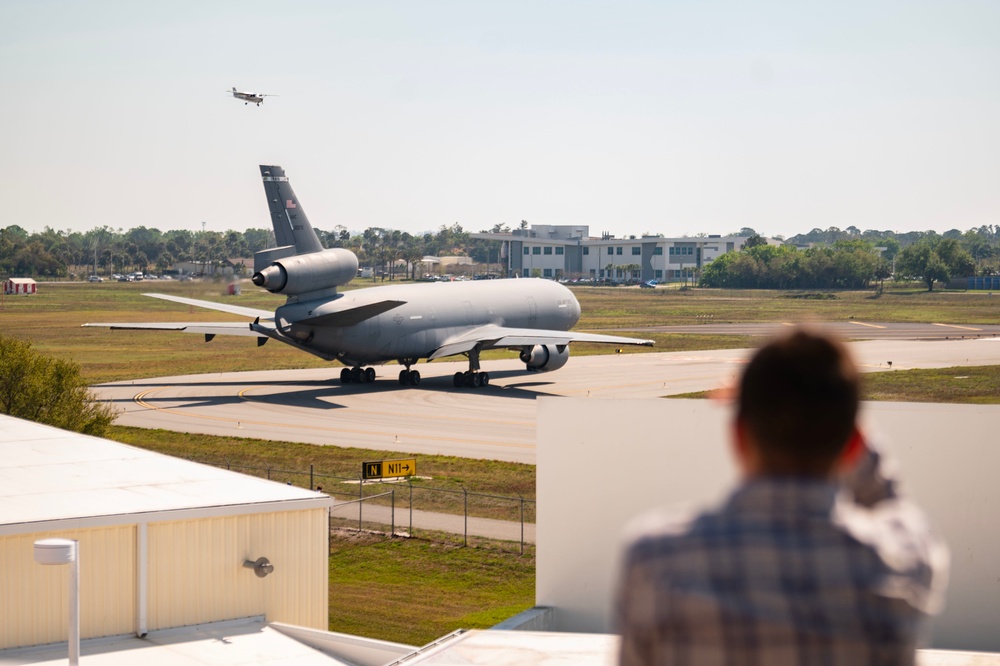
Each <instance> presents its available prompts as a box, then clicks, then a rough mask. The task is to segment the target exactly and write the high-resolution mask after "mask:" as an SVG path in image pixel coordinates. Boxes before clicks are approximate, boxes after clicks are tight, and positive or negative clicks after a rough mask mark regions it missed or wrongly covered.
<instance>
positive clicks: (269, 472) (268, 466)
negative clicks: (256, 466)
mask: <svg viewBox="0 0 1000 666" xmlns="http://www.w3.org/2000/svg"><path fill="white" fill-rule="evenodd" d="M264 469H266V470H267V480H268V481H270V480H271V466H270V465H264Z"/></svg>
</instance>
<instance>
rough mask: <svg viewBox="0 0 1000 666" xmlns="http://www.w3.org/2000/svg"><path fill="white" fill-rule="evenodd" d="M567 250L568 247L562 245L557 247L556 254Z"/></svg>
mask: <svg viewBox="0 0 1000 666" xmlns="http://www.w3.org/2000/svg"><path fill="white" fill-rule="evenodd" d="M565 251H566V249H565V248H564V247H563V246H562V245H560V246H559V247H557V248H556V254H563V253H564V252H565Z"/></svg>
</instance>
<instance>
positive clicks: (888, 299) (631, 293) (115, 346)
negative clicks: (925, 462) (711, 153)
mask: <svg viewBox="0 0 1000 666" xmlns="http://www.w3.org/2000/svg"><path fill="white" fill-rule="evenodd" d="M150 291H155V292H162V293H168V294H173V295H177V296H185V297H187V298H196V299H201V300H217V301H224V302H227V303H237V304H239V305H242V306H246V307H258V308H261V309H266V310H273V309H274V308H275V307H277V306H278V305H280V304H281V303H282V302H283V300H284V299H283V298H281V297H278V296H274V295H273V294H269V293H267V292H265V291H263V290H260V289H256V288H253V287H250V286H247V288H246V289H245V291H244V294H243V295H241V296H224V295H223V294H224V291H225V284H224V283H222V282H212V281H205V282H198V281H192V282H172V281H164V282H149V283H146V282H128V283H119V282H113V283H99V284H90V283H58V282H55V283H54V282H45V283H42V284H41V285H40V286H39V293H38V294H36V295H34V296H29V297H17V298H14V297H8V298H6V299H5V300H4V302H3V305H2V308H0V322H2V327H0V330H3V332H4V333H6V334H12V335H17V336H19V337H23V338H26V339H29V340H31V341H32V342H33V343H34V345H35V347H36V348H37V349H38V350H39V351H42V352H44V353H47V354H52V355H55V356H59V357H61V358H68V359H71V360H73V361H75V362H76V363H79V364H80V365H81V367H82V369H83V373H84V376H85V377H86V378H87V379H88V381H90V382H91V383H95V384H96V383H100V382H106V381H114V380H121V379H136V378H142V377H157V376H164V375H179V374H197V373H204V372H224V371H240V370H258V369H264V368H266V369H285V368H320V367H328V368H330V374H331V377H333V376H336V375H337V374H338V373H339V367H340V366H339V365H337V364H330V363H327V362H325V361H323V360H321V359H318V358H316V357H313V356H310V355H309V354H304V353H302V352H299V351H297V350H295V349H292V348H290V347H288V346H286V345H281V344H278V343H275V342H274V341H271V342H269V343H268V344H266V345H264V346H263V347H257V346H256V341H255V340H254V339H252V338H236V337H233V338H225V337H219V338H216V339H215V340H214V341H213V342H211V343H205V342H204V341H203V339H202V338H201V337H199V336H196V335H190V334H184V333H173V332H157V331H109V330H107V329H102V328H81V327H80V326H81V325H82V324H84V323H86V322H102V321H104V322H106V321H246V319H245V318H240V317H238V316H235V315H228V314H225V313H221V312H214V311H209V310H203V309H200V308H194V307H187V306H183V305H178V304H176V303H170V302H167V301H161V300H157V299H152V298H147V297H144V296H142V294H143V293H145V292H150ZM573 291H574V293H575V294H576V296H577V298H578V299H579V300H580V304H581V307H582V309H583V317H582V319H581V320H580V323H579V324H578V325H577V327H576V328H577V329H578V330H595V331H596V330H608V329H620V328H641V327H646V326H663V325H673V324H676V325H679V324H698V323H708V322H711V323H729V322H732V323H739V322H758V321H796V322H800V321H810V320H814V321H845V320H849V319H851V318H852V317H853V318H854V319H855V320H860V321H900V322H910V321H933V322H939V323H945V324H997V323H1000V298H996V297H992V296H990V295H989V294H988V293H974V292H968V293H966V292H933V293H927V292H925V291H918V290H913V289H899V290H893V289H889V290H887V291H886V292H885V293H884V294H883V295H882V296H880V297H878V298H875V297H874V295H873V294H872V293H871V292H836V293H834V294H831V295H830V296H831V297H830V298H824V299H821V300H818V299H813V298H802V297H801V296H803V295H804V294H800V293H784V292H764V291H720V290H701V289H693V290H688V291H680V290H677V289H638V288H634V287H633V288H624V287H574V288H573ZM634 335H638V336H640V337H649V338H652V339H654V340H655V341H656V346H655V347H636V348H631V347H626V348H625V352H626V353H648V352H656V351H683V350H696V349H722V348H734V347H746V346H752V345H753V344H755V343H756V342H757V341H756V340H754V339H753V338H749V337H745V336H726V335H713V336H708V335H705V336H702V335H665V334H657V333H654V334H648V335H643V334H634ZM607 352H608V347H607V346H604V345H574V347H573V354H575V355H584V354H594V353H607ZM512 356H513V354H512V353H511V352H506V351H495V352H487V353H486V354H484V355H483V358H484V359H487V360H488V359H489V358H496V357H506V358H510V357H512Z"/></svg>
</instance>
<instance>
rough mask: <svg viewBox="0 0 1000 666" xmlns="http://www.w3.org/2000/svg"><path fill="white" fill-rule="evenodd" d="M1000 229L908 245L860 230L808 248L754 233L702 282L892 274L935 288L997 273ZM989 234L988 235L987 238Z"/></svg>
mask: <svg viewBox="0 0 1000 666" xmlns="http://www.w3.org/2000/svg"><path fill="white" fill-rule="evenodd" d="M998 232H1000V227H989V228H984V230H983V233H982V235H981V234H980V233H979V232H978V231H976V232H974V233H967V234H959V238H956V237H954V236H952V237H946V236H945V235H939V234H936V233H934V232H926V233H923V234H920V235H919V236H917V237H916V238H907V239H905V240H907V241H910V242H909V243H908V244H907V245H906V246H905V247H904V246H902V244H901V243H900V241H899V240H898V238H896V237H894V236H882V237H879V238H867V239H866V238H864V237H863V236H862V235H861V234H854V235H853V236H854V237H850V236H847V237H843V236H841V237H840V238H837V239H836V240H833V241H832V242H829V243H827V242H826V240H820V241H813V242H816V243H818V244H816V245H812V246H811V247H807V248H804V249H800V248H799V247H797V246H796V245H793V244H785V245H777V246H776V245H770V244H768V243H767V242H766V241H765V240H764V239H763V238H761V237H760V236H757V235H754V236H751V237H750V238H749V239H748V241H747V242H746V244H745V245H744V246H743V247H742V248H741V249H740V251H739V252H730V253H728V254H725V255H722V256H721V257H718V258H717V259H715V261H713V262H712V263H711V264H709V265H708V266H706V267H705V268H704V270H703V271H702V274H701V276H700V278H701V279H700V284H701V285H702V286H704V287H725V288H730V289H866V288H869V287H871V286H872V284H873V283H878V285H879V287H880V288H881V286H882V284H883V283H884V281H885V280H886V279H888V278H890V277H891V278H894V279H896V280H901V281H902V280H916V281H920V282H922V283H923V284H924V285H925V286H926V287H927V289H928V291H930V290H933V288H934V284H935V283H941V284H947V283H948V282H949V281H950V280H951V279H952V278H955V277H967V276H973V275H995V274H997V273H998V271H997V263H996V262H997V259H998V258H1000V251H998V250H1000V233H998ZM882 233H885V232H882ZM984 236H985V238H986V239H988V240H986V241H985V242H981V241H983V237H984ZM799 238H800V237H799ZM827 238H829V236H827ZM970 248H972V249H973V250H974V251H975V252H976V254H975V255H973V253H972V252H970Z"/></svg>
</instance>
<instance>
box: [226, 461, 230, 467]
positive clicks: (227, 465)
mask: <svg viewBox="0 0 1000 666" xmlns="http://www.w3.org/2000/svg"><path fill="white" fill-rule="evenodd" d="M226 469H230V467H229V458H226Z"/></svg>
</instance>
